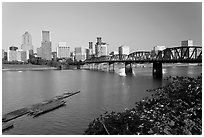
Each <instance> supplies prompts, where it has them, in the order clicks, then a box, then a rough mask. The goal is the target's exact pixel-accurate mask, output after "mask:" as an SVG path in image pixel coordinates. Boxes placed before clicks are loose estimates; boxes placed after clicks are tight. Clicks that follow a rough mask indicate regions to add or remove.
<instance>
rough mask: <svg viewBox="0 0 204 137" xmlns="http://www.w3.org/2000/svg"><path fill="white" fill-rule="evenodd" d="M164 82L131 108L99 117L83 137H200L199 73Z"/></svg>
mask: <svg viewBox="0 0 204 137" xmlns="http://www.w3.org/2000/svg"><path fill="white" fill-rule="evenodd" d="M168 80H169V81H170V83H169V84H167V85H166V86H164V87H162V88H158V89H154V90H148V92H153V95H152V97H151V98H145V99H143V100H141V101H139V102H136V103H135V107H134V108H132V109H128V110H125V111H124V112H118V113H116V112H105V113H104V114H103V115H100V117H99V118H96V119H94V120H93V122H91V123H90V124H89V126H88V129H86V130H85V133H84V134H95V135H96V134H98V135H106V134H111V135H117V134H120V135H133V134H136V135H138V134H142V135H153V134H157V135H166V134H167V135H187V134H188V135H191V134H193V135H196V134H198V135H200V134H202V74H201V75H200V76H198V77H197V78H190V77H169V78H168Z"/></svg>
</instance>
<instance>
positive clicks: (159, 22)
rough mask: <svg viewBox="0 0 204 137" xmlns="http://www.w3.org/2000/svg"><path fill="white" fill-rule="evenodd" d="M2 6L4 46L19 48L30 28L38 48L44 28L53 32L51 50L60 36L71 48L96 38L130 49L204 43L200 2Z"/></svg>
mask: <svg viewBox="0 0 204 137" xmlns="http://www.w3.org/2000/svg"><path fill="white" fill-rule="evenodd" d="M2 8H3V9H2V11H3V14H2V19H3V22H2V26H3V39H2V40H3V46H2V49H4V50H7V49H8V47H10V46H17V47H20V45H21V44H22V39H21V36H22V34H23V33H25V32H26V31H28V32H29V33H30V34H31V36H32V43H33V46H34V52H36V49H37V48H39V47H40V45H41V34H40V33H41V32H42V31H43V30H47V31H50V33H51V34H50V35H51V36H50V37H51V41H52V51H56V47H57V45H58V42H61V41H64V42H67V45H68V46H69V47H70V48H71V50H72V51H73V50H74V48H75V47H79V46H83V47H88V46H89V42H93V44H95V43H96V37H102V41H104V42H106V43H108V44H109V45H108V52H111V51H115V50H117V49H118V47H119V46H121V45H125V46H129V47H130V51H137V50H151V49H152V48H153V47H154V46H157V45H164V46H166V47H172V46H179V45H180V42H181V41H182V40H188V39H192V40H193V41H194V44H195V45H200V46H201V45H202V43H201V42H202V37H201V36H202V14H201V13H202V12H201V11H202V3H198V2H197V3H136V2H135V3H105V2H104V3H70V2H68V3H48V2H47V3H44V2H37V3H25V2H23V3H5V2H3V6H2ZM36 9H38V10H36ZM97 9H102V10H97ZM25 17H26V18H25ZM14 20H15V24H14V23H13V22H14ZM11 32H12V33H11Z"/></svg>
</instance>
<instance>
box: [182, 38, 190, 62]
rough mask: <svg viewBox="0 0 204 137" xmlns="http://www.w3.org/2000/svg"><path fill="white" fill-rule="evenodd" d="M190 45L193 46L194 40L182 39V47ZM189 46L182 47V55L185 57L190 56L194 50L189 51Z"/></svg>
mask: <svg viewBox="0 0 204 137" xmlns="http://www.w3.org/2000/svg"><path fill="white" fill-rule="evenodd" d="M188 46H193V40H183V41H181V47H188ZM187 50H188V48H182V49H181V51H180V52H181V55H182V56H183V57H184V58H188V56H189V54H191V52H192V51H190V50H189V51H187Z"/></svg>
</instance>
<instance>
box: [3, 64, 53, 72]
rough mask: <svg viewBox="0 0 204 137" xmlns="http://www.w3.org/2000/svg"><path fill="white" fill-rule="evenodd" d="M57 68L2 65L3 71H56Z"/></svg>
mask: <svg viewBox="0 0 204 137" xmlns="http://www.w3.org/2000/svg"><path fill="white" fill-rule="evenodd" d="M55 69H57V68H55V67H49V66H46V65H32V64H2V71H26V70H55Z"/></svg>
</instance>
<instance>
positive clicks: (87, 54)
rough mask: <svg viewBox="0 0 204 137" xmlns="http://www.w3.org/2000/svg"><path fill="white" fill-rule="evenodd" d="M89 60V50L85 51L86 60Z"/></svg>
mask: <svg viewBox="0 0 204 137" xmlns="http://www.w3.org/2000/svg"><path fill="white" fill-rule="evenodd" d="M89 58H90V50H89V49H86V59H89Z"/></svg>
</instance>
